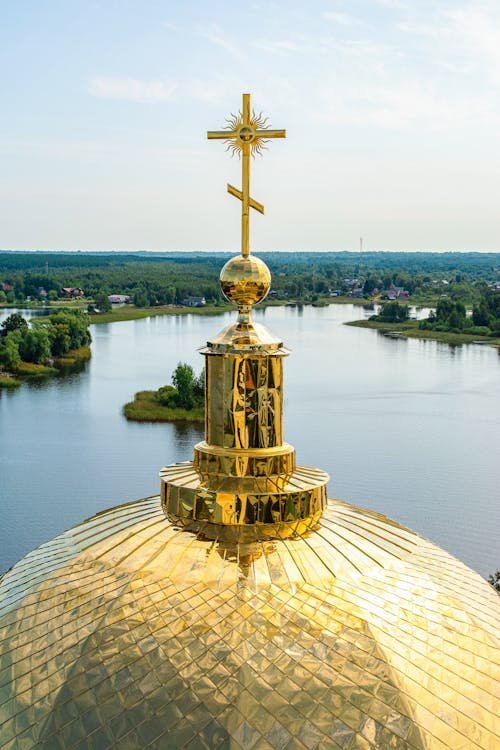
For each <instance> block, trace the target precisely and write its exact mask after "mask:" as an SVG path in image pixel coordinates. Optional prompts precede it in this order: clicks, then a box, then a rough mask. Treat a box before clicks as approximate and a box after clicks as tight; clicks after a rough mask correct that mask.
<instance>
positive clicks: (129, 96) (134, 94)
mask: <svg viewBox="0 0 500 750" xmlns="http://www.w3.org/2000/svg"><path fill="white" fill-rule="evenodd" d="M176 88H177V84H175V83H171V82H167V81H161V80H159V81H141V80H139V79H137V78H115V77H113V76H96V77H95V78H93V79H92V80H91V81H90V84H89V88H88V91H89V93H90V94H91V95H92V96H96V97H98V98H100V99H123V100H126V101H130V102H141V103H143V102H147V103H151V102H167V101H169V100H170V99H171V98H172V95H173V93H174V91H175V89H176Z"/></svg>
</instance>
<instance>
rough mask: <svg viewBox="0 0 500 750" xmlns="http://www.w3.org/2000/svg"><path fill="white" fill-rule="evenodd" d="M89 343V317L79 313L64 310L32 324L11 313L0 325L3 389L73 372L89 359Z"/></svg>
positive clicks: (0, 376) (0, 383)
mask: <svg viewBox="0 0 500 750" xmlns="http://www.w3.org/2000/svg"><path fill="white" fill-rule="evenodd" d="M90 341H91V337H90V332H89V329H88V320H87V315H85V314H84V313H82V312H80V311H78V310H71V311H69V310H65V309H61V310H59V311H58V312H56V313H55V314H54V315H51V316H45V317H42V318H38V319H34V320H32V321H31V325H30V324H28V321H27V320H26V319H25V318H23V316H22V315H20V314H19V313H12V315H9V316H8V317H7V318H6V319H5V320H4V321H3V323H2V325H1V326H0V388H16V387H18V386H20V385H21V383H22V381H23V380H24V379H29V380H33V379H37V378H46V377H49V376H52V375H59V374H65V373H67V372H71V371H73V370H74V369H76V368H77V367H78V366H80V365H81V363H82V362H85V361H86V360H88V359H89V358H90V356H91V352H90Z"/></svg>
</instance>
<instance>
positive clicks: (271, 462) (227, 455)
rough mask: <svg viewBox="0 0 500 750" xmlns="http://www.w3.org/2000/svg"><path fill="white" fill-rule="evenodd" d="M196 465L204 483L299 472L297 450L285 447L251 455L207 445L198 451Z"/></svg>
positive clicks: (286, 445) (259, 451)
mask: <svg viewBox="0 0 500 750" xmlns="http://www.w3.org/2000/svg"><path fill="white" fill-rule="evenodd" d="M193 465H194V467H195V469H196V470H197V471H198V472H199V474H200V476H201V477H202V478H203V480H204V481H210V478H211V477H212V476H227V477H268V476H273V475H277V474H291V473H292V472H293V471H294V470H295V449H294V448H293V447H292V446H291V445H288V444H287V443H284V444H282V445H279V446H277V447H275V448H273V449H262V448H255V449H252V450H247V451H240V450H238V449H228V448H221V447H220V446H217V445H210V444H208V443H207V442H205V441H203V442H202V443H198V444H197V445H195V448H194V460H193Z"/></svg>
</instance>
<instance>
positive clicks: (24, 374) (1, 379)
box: [0, 346, 92, 388]
mask: <svg viewBox="0 0 500 750" xmlns="http://www.w3.org/2000/svg"><path fill="white" fill-rule="evenodd" d="M91 356H92V353H91V351H90V346H81V347H80V348H79V349H70V350H69V352H67V353H66V354H65V355H64V356H63V357H57V358H56V359H54V362H53V364H52V365H38V364H34V363H33V362H21V363H20V364H19V365H18V366H17V367H16V369H15V371H14V372H12V373H8V372H3V373H1V374H0V388H17V386H19V385H21V383H22V382H23V380H37V379H38V378H40V379H41V378H48V377H52V376H54V375H59V374H61V373H63V374H66V373H67V372H68V371H69V372H70V371H71V370H72V368H77V367H78V366H79V365H80V364H81V363H83V362H86V361H87V360H88V359H90V357H91Z"/></svg>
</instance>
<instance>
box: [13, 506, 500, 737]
mask: <svg viewBox="0 0 500 750" xmlns="http://www.w3.org/2000/svg"><path fill="white" fill-rule="evenodd" d="M499 602H500V599H499V597H498V596H497V594H496V593H495V592H494V591H493V590H492V589H491V588H490V587H489V586H488V584H487V583H486V582H485V581H483V580H482V579H481V578H480V577H479V576H478V575H477V574H475V573H473V572H472V571H471V570H470V569H468V568H467V567H466V566H464V565H463V564H461V563H460V562H458V561H457V560H456V559H454V558H453V557H451V556H450V555H448V554H447V553H446V552H444V551H443V550H441V549H439V548H438V547H436V546H434V545H433V544H431V543H430V542H428V541H426V540H425V539H422V538H421V537H419V536H418V535H416V534H414V533H413V532H411V531H409V530H407V529H405V528H403V527H401V526H399V525H398V524H395V523H392V522H391V521H389V520H388V519H386V518H384V517H382V516H379V515H377V514H374V513H370V512H368V511H363V510H361V509H359V508H356V507H353V506H350V505H347V504H345V503H340V502H337V501H330V502H329V505H328V509H327V510H326V511H325V512H324V514H323V516H322V517H321V519H320V520H319V524H318V528H317V530H316V531H313V532H312V533H310V534H309V535H308V536H307V535H306V536H300V537H293V538H289V539H282V540H279V539H278V540H274V541H261V542H255V543H253V544H248V543H243V542H242V543H240V542H236V543H233V544H231V543H227V544H226V543H219V542H218V541H217V540H213V539H206V538H205V537H204V536H203V534H202V533H200V534H191V533H189V532H186V531H183V530H179V529H177V528H176V527H175V526H174V525H172V524H169V523H168V522H166V521H165V516H164V514H163V512H162V509H161V504H160V499H159V498H158V497H153V498H147V499H145V500H140V501H138V502H135V503H130V504H127V505H123V506H119V507H117V508H113V509H112V510H110V511H106V512H104V513H101V514H99V515H98V516H95V517H94V518H91V519H89V520H88V521H86V522H85V523H83V524H81V525H80V526H77V527H75V528H73V529H71V530H70V531H68V532H66V533H65V534H63V535H61V536H60V537H57V538H56V539H54V540H52V541H51V542H49V543H48V544H46V545H43V546H42V547H40V548H39V549H38V550H35V551H34V552H32V553H30V554H29V555H27V556H26V557H25V558H24V559H23V560H21V561H20V562H19V563H18V564H17V565H16V566H15V567H14V568H13V569H12V570H11V571H9V572H8V573H7V574H6V575H5V576H4V577H3V580H2V582H1V585H0V642H1V643H2V649H1V655H2V656H1V671H0V737H1V743H0V744H1V746H2V750H14V749H15V750H19V749H20V748H22V749H23V750H25V749H28V748H35V747H36V748H37V750H42V749H43V750H58V749H60V750H81V749H82V748H93V749H94V750H107V749H108V748H109V749H111V748H113V749H115V748H120V750H121V748H129V749H131V750H142V749H143V748H148V749H149V750H153V749H154V750H160V748H161V750H164V748H169V750H170V748H172V750H177V749H178V748H205V747H206V748H214V747H220V748H227V749H228V750H229V749H231V750H243V749H245V748H252V749H253V748H273V749H276V750H277V749H278V748H289V749H290V750H291V749H292V748H293V749H295V748H303V749H306V748H307V749H309V748H317V749H318V750H322V749H323V748H337V749H338V748H349V750H352V749H353V748H355V749H357V750H368V749H371V750H375V749H376V748H377V749H378V750H380V749H383V750H384V749H385V748H399V749H400V750H403V749H405V750H407V749H411V748H414V749H416V750H424V749H425V750H445V748H448V749H449V750H460V749H462V750H480V749H481V750H486V749H488V750H495V749H496V748H497V747H498V746H499V743H500V735H499V728H498V715H499V714H500V704H499V697H498V677H499V658H500V649H499V645H500V643H499V639H498V621H499V615H500V607H499Z"/></svg>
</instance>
